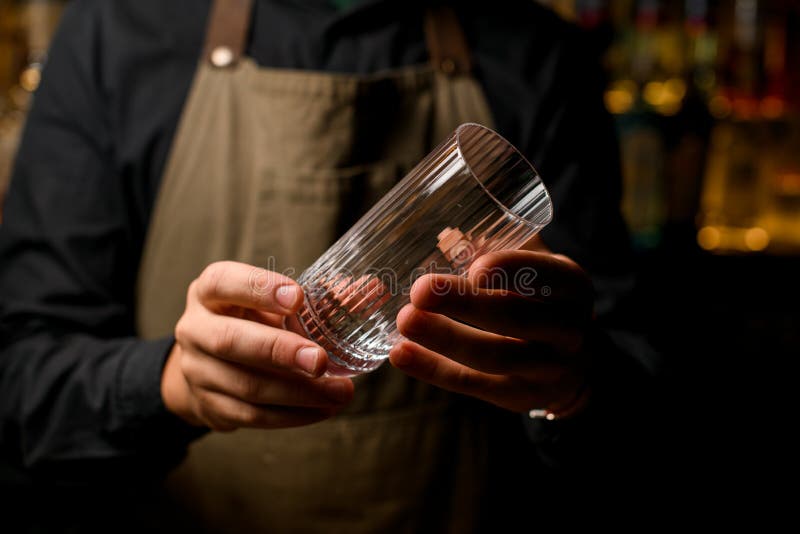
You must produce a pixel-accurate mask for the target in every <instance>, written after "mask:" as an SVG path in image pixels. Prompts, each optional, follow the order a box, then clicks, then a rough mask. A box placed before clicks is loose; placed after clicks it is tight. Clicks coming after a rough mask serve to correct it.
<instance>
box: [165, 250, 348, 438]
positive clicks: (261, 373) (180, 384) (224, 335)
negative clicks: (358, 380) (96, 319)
mask: <svg viewBox="0 0 800 534" xmlns="http://www.w3.org/2000/svg"><path fill="white" fill-rule="evenodd" d="M302 302H303V292H302V289H301V288H300V286H299V285H298V284H297V283H296V282H295V281H294V280H292V279H291V278H287V277H285V276H283V275H280V274H278V273H274V272H271V271H266V270H264V269H259V268H257V267H253V266H251V265H246V264H243V263H235V262H219V263H214V264H211V265H209V266H208V267H207V268H206V269H205V271H203V273H202V274H201V275H200V276H199V277H198V278H197V279H196V280H195V281H194V282H192V284H191V285H190V286H189V290H188V293H187V298H186V310H185V311H184V313H183V316H182V317H181V319H180V320H179V321H178V324H177V326H176V327H175V340H176V343H175V346H174V347H173V349H172V352H171V353H170V355H169V358H168V359H167V363H166V365H165V367H164V373H163V375H162V379H161V395H162V397H163V399H164V404H165V405H166V407H167V409H169V410H170V411H172V412H173V413H175V414H177V415H178V416H180V417H182V418H183V419H184V420H186V421H188V422H189V423H191V424H194V425H202V426H208V427H209V428H211V429H213V430H218V431H223V432H224V431H231V430H235V429H237V428H240V427H254V428H282V427H291V426H299V425H306V424H309V423H314V422H316V421H320V420H322V419H325V418H328V417H330V416H331V415H334V414H335V413H337V412H338V411H339V410H340V409H341V408H342V407H343V406H344V405H345V404H347V403H348V402H349V401H350V399H351V398H352V396H353V383H352V381H351V380H350V379H349V378H328V377H322V376H321V375H322V374H323V373H324V372H325V369H326V367H327V355H326V354H325V351H324V350H323V349H322V348H321V347H319V346H318V345H316V344H315V343H314V342H312V341H309V340H308V339H306V338H304V337H302V336H299V335H297V334H295V333H293V332H289V331H288V330H285V329H284V328H283V320H284V317H285V316H287V315H290V314H293V313H295V312H296V311H297V310H298V308H300V306H301V304H302Z"/></svg>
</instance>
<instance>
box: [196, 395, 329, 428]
mask: <svg viewBox="0 0 800 534" xmlns="http://www.w3.org/2000/svg"><path fill="white" fill-rule="evenodd" d="M195 395H196V397H197V401H198V405H199V410H200V413H201V417H202V418H203V419H204V420H205V421H206V423H207V424H209V426H211V428H212V429H215V430H222V431H227V430H233V429H235V428H242V427H247V428H288V427H293V426H302V425H308V424H311V423H316V422H317V421H322V420H323V419H327V418H328V417H330V416H332V415H333V414H334V413H336V412H335V410H330V409H326V408H284V407H279V406H256V405H254V404H250V403H247V402H244V401H241V400H239V399H234V398H233V397H229V396H227V395H224V394H222V393H217V392H216V391H209V390H203V389H199V388H198V389H196V390H195Z"/></svg>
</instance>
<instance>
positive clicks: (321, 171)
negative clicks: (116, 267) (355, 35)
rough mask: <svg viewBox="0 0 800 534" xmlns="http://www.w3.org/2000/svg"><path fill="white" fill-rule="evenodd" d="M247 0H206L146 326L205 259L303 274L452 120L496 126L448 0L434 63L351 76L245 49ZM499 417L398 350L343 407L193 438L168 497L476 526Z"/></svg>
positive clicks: (165, 200)
mask: <svg viewBox="0 0 800 534" xmlns="http://www.w3.org/2000/svg"><path fill="white" fill-rule="evenodd" d="M251 8H252V2H251V1H249V0H216V1H215V3H214V5H213V7H212V11H211V16H210V23H209V29H208V34H207V37H206V40H207V43H206V50H205V52H204V56H203V61H202V62H201V63H200V65H199V67H198V70H197V73H196V77H195V80H194V85H193V87H192V90H191V92H190V95H189V99H188V102H187V104H186V107H185V109H184V111H183V116H182V118H181V122H180V125H179V129H178V132H177V136H176V139H175V141H174V145H173V148H172V153H171V157H170V159H169V161H168V164H167V167H166V171H165V175H164V177H163V180H162V183H161V189H160V192H159V196H158V199H157V202H156V207H155V212H154V215H153V218H152V221H151V224H150V228H149V234H148V237H147V242H146V246H145V251H144V256H143V260H142V264H141V268H140V273H139V288H138V310H137V318H138V326H139V330H140V334H141V335H142V336H143V337H145V338H155V337H160V336H164V335H168V334H170V333H171V332H172V330H173V327H174V325H175V323H176V321H177V320H178V318H179V317H180V315H181V313H182V311H183V307H184V301H185V291H186V288H187V287H188V285H189V283H190V282H191V281H192V280H193V279H194V278H195V277H196V276H197V275H198V274H199V273H200V272H201V271H202V269H203V268H204V267H205V266H206V265H207V264H209V263H211V262H214V261H217V260H223V259H227V260H236V261H241V262H245V263H250V264H254V265H259V266H265V267H267V268H270V269H273V270H280V271H284V270H285V269H294V271H293V273H294V274H295V275H296V274H299V272H301V270H302V269H304V268H305V267H306V266H308V265H309V264H310V263H311V262H312V261H313V260H314V259H315V258H316V257H317V256H318V255H319V254H321V253H322V252H323V251H324V250H325V249H326V248H327V247H328V246H329V245H330V244H331V243H333V241H334V240H335V239H336V238H337V237H338V236H339V235H340V234H341V233H342V232H343V231H344V230H346V229H347V228H348V227H349V226H350V225H351V224H352V223H353V222H355V221H356V220H357V219H358V217H359V216H360V215H361V214H362V213H363V212H364V211H365V210H366V209H367V208H369V206H370V205H371V204H372V203H374V202H375V201H376V200H377V199H378V198H380V196H381V195H382V194H383V193H384V192H386V191H387V190H388V189H389V188H390V187H391V186H392V185H393V184H394V183H395V182H396V181H397V180H398V179H399V178H401V177H402V176H403V174H404V173H405V172H406V171H408V170H409V169H410V168H411V167H412V166H413V165H414V164H415V163H417V162H418V161H419V160H420V159H421V158H422V157H423V156H425V154H426V153H427V152H428V151H429V150H430V149H431V148H433V146H434V145H435V144H436V143H438V142H439V141H440V140H442V139H443V138H444V137H445V136H446V135H447V134H448V133H449V132H450V131H451V130H453V129H454V128H455V127H456V126H457V125H458V124H460V123H463V122H467V121H474V122H479V123H482V124H487V125H491V122H492V118H491V115H490V112H489V109H488V107H487V104H486V101H485V99H484V97H483V94H482V91H481V88H480V87H479V85H478V83H477V82H476V81H475V80H474V79H473V78H471V77H470V76H469V72H470V68H471V65H470V61H469V54H468V51H467V48H466V41H465V40H464V36H463V34H462V33H461V30H460V27H459V25H458V22H457V19H456V18H455V16H454V14H453V12H452V11H450V10H446V9H438V10H431V11H429V12H428V14H427V16H426V19H425V31H426V36H427V41H428V48H429V52H430V55H431V61H432V65H433V67H430V66H421V67H416V68H404V69H400V70H396V71H390V72H384V73H377V74H374V75H369V76H351V75H340V74H330V73H320V72H305V71H291V70H278V69H264V68H260V67H258V66H257V65H256V63H255V62H254V61H252V60H251V59H249V58H246V57H242V51H243V50H244V48H245V36H246V35H247V33H248V30H249V25H250V22H249V20H250V15H251ZM494 413H495V411H494V409H492V408H490V407H488V406H485V405H483V404H481V403H478V402H475V401H471V400H468V399H465V398H461V397H458V396H455V395H451V394H448V393H445V392H444V391H441V390H438V389H436V388H433V387H430V386H428V385H426V384H423V383H421V382H418V381H415V380H412V379H410V378H408V377H406V376H405V375H403V374H402V373H399V372H398V371H396V370H395V369H393V368H392V367H391V366H390V365H388V364H387V365H384V366H383V367H382V368H381V369H379V370H378V371H376V372H374V373H372V374H369V375H366V376H363V377H359V378H358V379H356V398H355V399H354V401H353V402H352V405H351V406H349V407H348V409H347V410H346V412H345V413H344V414H342V415H340V416H337V417H336V418H334V419H331V420H329V421H325V422H322V423H319V424H316V425H311V426H307V427H303V428H295V429H286V430H269V431H264V430H239V431H237V432H234V433H231V434H216V433H215V434H209V435H208V436H206V437H204V438H203V439H200V440H199V441H197V442H196V443H194V444H193V445H192V446H191V447H190V450H189V454H188V457H187V459H186V461H185V462H184V463H183V464H182V465H181V466H180V467H179V468H178V469H177V470H176V471H175V472H174V473H173V474H172V475H171V476H170V479H169V480H168V481H167V488H168V493H169V494H170V496H171V499H173V501H172V506H173V510H172V511H173V512H174V511H175V510H181V511H182V513H186V514H187V516H191V517H186V518H183V519H181V521H183V520H186V521H189V520H190V519H191V520H192V521H193V522H195V523H196V524H199V525H202V526H203V527H204V528H205V529H207V530H209V531H229V532H247V531H251V530H260V531H264V530H269V531H274V532H319V531H324V532H349V533H353V532H379V531H391V532H398V531H400V532H406V531H407V532H420V531H428V530H435V531H452V532H465V531H470V530H471V529H473V528H474V527H475V525H477V522H478V520H479V517H478V514H479V513H480V510H481V506H480V505H481V503H482V501H483V499H484V498H485V497H486V496H485V495H484V492H485V491H486V487H487V486H486V483H487V481H486V478H487V476H488V473H487V471H488V463H487V462H488V460H487V457H488V450H487V448H488V442H489V438H490V437H491V436H490V435H489V434H490V432H489V426H490V424H491V421H492V420H493V419H492V414H494ZM495 419H496V417H495Z"/></svg>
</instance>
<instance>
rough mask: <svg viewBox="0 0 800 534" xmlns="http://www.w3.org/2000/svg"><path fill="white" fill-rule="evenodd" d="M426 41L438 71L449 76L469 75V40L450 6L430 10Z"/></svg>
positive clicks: (470, 66) (432, 62)
mask: <svg viewBox="0 0 800 534" xmlns="http://www.w3.org/2000/svg"><path fill="white" fill-rule="evenodd" d="M425 40H426V41H427V43H428V54H430V56H431V64H432V65H433V68H435V69H436V70H438V71H440V72H442V73H444V74H447V75H456V74H469V73H470V72H471V71H472V58H471V57H470V53H469V46H468V45H467V39H466V37H465V36H464V31H463V30H462V29H461V23H460V22H459V21H458V17H457V16H456V13H455V11H453V8H451V7H450V6H435V7H430V8H428V11H427V13H426V14H425Z"/></svg>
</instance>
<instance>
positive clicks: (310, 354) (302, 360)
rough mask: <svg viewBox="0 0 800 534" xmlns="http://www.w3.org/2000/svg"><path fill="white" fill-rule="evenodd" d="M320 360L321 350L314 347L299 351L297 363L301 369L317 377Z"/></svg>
mask: <svg viewBox="0 0 800 534" xmlns="http://www.w3.org/2000/svg"><path fill="white" fill-rule="evenodd" d="M319 358H320V353H319V349H315V348H314V347H306V348H303V349H300V350H298V351H297V356H296V357H295V361H296V362H297V366H298V367H300V369H302V370H303V371H305V372H307V373H308V374H310V375H312V376H315V375H316V371H317V363H318V362H319Z"/></svg>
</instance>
